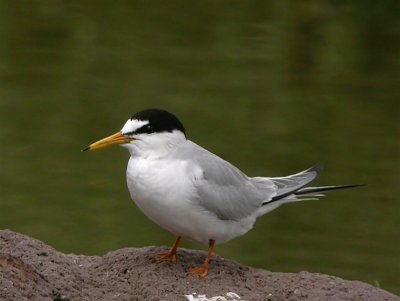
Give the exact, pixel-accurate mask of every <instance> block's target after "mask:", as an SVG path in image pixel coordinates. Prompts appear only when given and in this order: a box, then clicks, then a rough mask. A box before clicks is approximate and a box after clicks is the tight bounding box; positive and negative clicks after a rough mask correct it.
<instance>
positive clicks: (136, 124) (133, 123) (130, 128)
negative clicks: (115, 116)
mask: <svg viewBox="0 0 400 301" xmlns="http://www.w3.org/2000/svg"><path fill="white" fill-rule="evenodd" d="M146 124H149V121H148V120H137V119H129V120H128V121H127V122H126V123H125V125H124V126H123V127H122V130H121V133H122V134H126V133H132V132H134V131H136V130H137V129H139V128H141V127H142V126H144V125H146Z"/></svg>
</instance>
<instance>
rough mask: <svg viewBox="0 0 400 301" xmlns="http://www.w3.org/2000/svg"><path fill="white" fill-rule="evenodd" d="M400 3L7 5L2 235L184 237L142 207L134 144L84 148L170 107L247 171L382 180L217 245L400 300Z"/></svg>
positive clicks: (241, 256) (246, 258) (244, 259)
mask: <svg viewBox="0 0 400 301" xmlns="http://www.w3.org/2000/svg"><path fill="white" fill-rule="evenodd" d="M398 3H399V2H398V1H307V2H303V1H301V2H300V1H298V2H294V1H275V2H274V3H272V2H267V1H247V2H246V1H229V2H224V1H141V2H138V1H135V2H134V1H131V2H129V1H113V2H111V1H29V2H28V1H24V2H23V1H1V2H0V143H1V145H0V160H1V162H0V189H1V193H0V228H9V229H12V230H14V231H18V232H21V233H24V234H28V235H30V236H33V237H35V238H38V239H40V240H43V241H44V242H46V243H47V244H50V245H52V246H54V247H55V248H57V249H58V250H60V251H63V252H67V253H69V252H73V253H82V254H88V255H89V254H98V255H100V254H104V253H106V252H108V251H111V250H115V249H118V248H122V247H141V246H147V245H170V244H172V242H173V240H174V237H173V236H172V235H170V234H168V233H167V232H165V231H164V230H162V229H160V228H159V227H158V226H156V225H154V224H153V223H151V222H150V221H149V220H147V218H146V217H145V216H143V215H142V214H141V212H139V210H138V209H137V208H136V207H135V205H134V203H133V202H132V201H131V200H130V197H129V194H128V191H127V188H126V183H125V168H126V164H127V160H128V153H127V152H126V151H125V150H124V149H122V148H114V149H108V150H104V151H101V152H100V151H99V152H95V153H81V152H80V149H81V148H83V147H84V146H86V145H87V144H88V143H90V142H93V141H95V140H97V139H99V138H102V137H104V136H106V135H109V134H112V133H114V132H116V131H118V130H119V129H120V128H121V127H122V125H123V124H124V122H125V121H126V119H127V118H128V117H130V116H131V115H132V114H133V113H134V112H136V111H138V110H141V109H144V108H150V107H159V108H164V109H167V110H170V111H171V112H173V113H175V114H176V115H177V116H179V118H180V119H181V121H182V122H183V123H184V124H185V126H186V128H187V131H188V137H189V138H190V139H191V140H193V141H195V142H197V143H198V144H200V145H202V146H204V147H206V148H207V149H209V150H211V151H212V152H214V153H216V154H218V155H220V156H222V157H223V158H225V159H227V160H228V161H230V162H232V163H233V164H235V165H237V166H238V167H239V168H240V169H242V170H243V171H244V172H245V173H247V174H248V175H252V176H256V175H265V176H283V175H287V174H290V173H294V172H298V171H300V170H302V169H305V168H308V167H309V166H311V165H313V164H314V163H316V162H320V161H321V162H324V164H325V173H324V174H323V176H322V177H321V178H320V179H319V180H318V181H317V183H315V184H320V185H325V184H353V183H366V184H368V186H367V187H364V188H360V189H354V190H349V191H340V192H334V193H331V194H329V196H328V197H326V198H325V199H323V200H322V201H318V202H316V201H315V202H311V201H310V202H303V203H296V204H290V205H287V206H283V207H281V208H279V209H278V210H276V211H274V212H272V213H270V214H268V215H267V216H264V217H262V218H260V219H259V220H258V222H257V223H256V226H255V228H254V229H253V230H252V231H251V232H249V233H248V234H247V235H245V236H243V237H240V238H237V239H235V240H233V241H231V242H229V243H227V244H225V245H221V246H218V247H217V248H216V253H218V254H219V255H221V256H224V257H226V258H229V259H232V260H235V261H238V262H240V263H242V264H247V265H252V266H255V267H260V268H266V269H268V270H272V271H287V272H298V271H301V270H308V271H311V272H321V273H328V274H333V275H336V276H340V277H343V278H346V279H357V280H362V281H365V282H368V283H371V284H373V285H379V286H381V287H382V288H384V289H387V290H389V291H391V292H394V293H397V294H400V281H399V273H400V235H399V232H400V230H399V229H400V218H399V213H400V200H399V197H398V196H399V194H400V140H399V138H400V122H399V121H400V102H399V101H400V99H399V97H400V93H399V92H400V88H399V87H400V68H399V67H400V56H399V54H400V47H399V41H400V40H399V39H400V31H399V28H400V26H399V25H400V24H399V23H400V18H399V17H398V12H399V8H400V7H399V5H398ZM183 246H184V247H188V248H198V249H205V248H206V247H205V246H202V245H199V244H197V243H193V242H188V241H185V242H184V244H183Z"/></svg>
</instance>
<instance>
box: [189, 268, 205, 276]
mask: <svg viewBox="0 0 400 301" xmlns="http://www.w3.org/2000/svg"><path fill="white" fill-rule="evenodd" d="M188 273H189V274H191V275H197V276H201V277H205V276H207V275H208V268H206V267H204V266H203V267H199V268H190V269H189V270H188Z"/></svg>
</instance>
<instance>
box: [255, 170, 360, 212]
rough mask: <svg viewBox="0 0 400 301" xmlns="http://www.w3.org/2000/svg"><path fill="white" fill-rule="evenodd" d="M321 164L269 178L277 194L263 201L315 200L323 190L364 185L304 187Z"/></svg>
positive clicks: (317, 174) (317, 172)
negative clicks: (276, 188) (292, 173)
mask: <svg viewBox="0 0 400 301" xmlns="http://www.w3.org/2000/svg"><path fill="white" fill-rule="evenodd" d="M322 169H323V166H322V164H317V165H315V166H313V167H311V168H309V169H307V170H305V171H302V172H300V173H297V174H294V175H291V176H287V177H279V178H270V180H272V181H273V182H274V184H275V185H276V186H277V187H278V192H277V194H276V195H275V196H274V197H273V198H271V199H270V200H268V201H266V202H265V203H263V205H268V204H271V203H274V202H277V201H279V200H282V203H285V201H287V202H293V201H303V200H315V199H318V198H319V197H322V196H324V192H326V191H331V190H339V189H347V188H354V187H359V186H364V185H358V184H357V185H338V186H321V187H305V186H307V185H308V184H309V183H310V182H311V181H313V180H314V179H315V178H317V177H318V176H319V175H320V174H321V172H322Z"/></svg>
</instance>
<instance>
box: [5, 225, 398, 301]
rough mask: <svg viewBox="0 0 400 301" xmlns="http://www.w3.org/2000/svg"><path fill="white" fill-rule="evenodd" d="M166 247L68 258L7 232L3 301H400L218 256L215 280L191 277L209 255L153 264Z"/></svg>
mask: <svg viewBox="0 0 400 301" xmlns="http://www.w3.org/2000/svg"><path fill="white" fill-rule="evenodd" d="M166 249H167V248H166V247H146V248H140V249H136V248H125V249H121V250H117V251H113V252H110V253H108V254H106V255H104V256H83V255H74V254H63V253H60V252H58V251H56V250H55V249H53V248H52V247H50V246H48V245H46V244H44V243H43V242H41V241H38V240H36V239H33V238H30V237H28V236H25V235H22V234H18V233H15V232H12V231H9V230H4V231H0V300H20V301H22V300H40V301H44V300H58V301H61V300H64V301H67V300H69V301H75V300H107V301H109V300H119V301H120V300H163V301H168V300H174V301H177V300H183V301H184V300H191V301H195V300H198V301H200V300H201V301H204V300H214V301H216V300H218V301H220V300H221V301H222V300H247V301H250V300H257V301H260V300H268V301H277V300H318V301H321V300H357V301H361V300H371V301H372V300H374V301H375V300H379V301H383V300H393V301H395V300H397V301H400V298H399V297H397V296H395V295H393V294H390V293H388V292H386V291H384V290H382V289H379V288H376V287H373V286H371V285H368V284H365V283H362V282H359V281H347V280H343V279H340V278H337V277H333V276H328V275H322V274H315V273H308V272H300V273H297V274H293V273H273V272H269V271H265V270H261V269H255V268H251V267H246V266H242V265H239V264H237V263H235V262H232V261H228V260H225V259H223V258H221V257H218V256H216V255H214V257H213V261H212V264H211V269H210V275H209V276H207V277H205V278H200V277H197V276H190V275H187V273H186V270H187V269H188V268H189V267H191V266H193V265H201V264H202V261H203V260H204V256H205V253H204V252H200V251H194V250H185V249H180V250H179V259H180V260H179V262H178V263H177V264H172V263H165V262H164V263H159V262H155V261H154V260H153V259H152V254H154V253H156V252H162V251H165V250H166ZM218 296H219V297H218Z"/></svg>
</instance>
